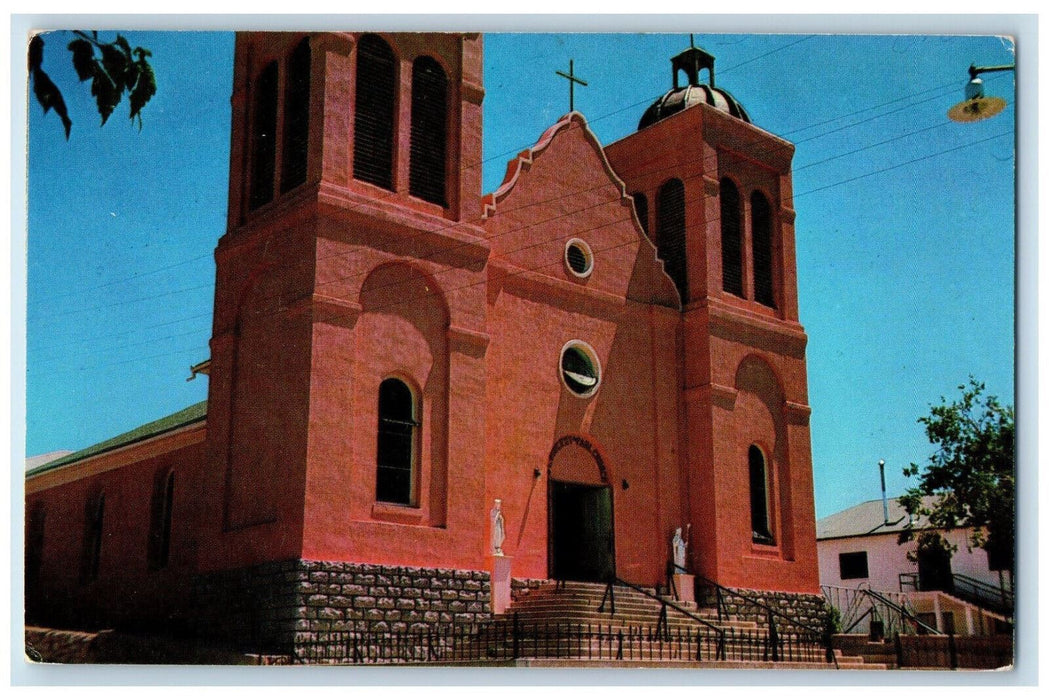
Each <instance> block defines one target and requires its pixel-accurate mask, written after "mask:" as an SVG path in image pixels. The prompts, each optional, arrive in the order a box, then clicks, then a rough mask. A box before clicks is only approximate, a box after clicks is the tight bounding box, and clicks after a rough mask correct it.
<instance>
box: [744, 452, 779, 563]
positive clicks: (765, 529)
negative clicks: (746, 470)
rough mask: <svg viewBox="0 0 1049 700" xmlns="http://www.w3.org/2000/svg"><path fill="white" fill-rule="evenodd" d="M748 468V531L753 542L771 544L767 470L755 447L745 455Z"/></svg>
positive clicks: (763, 456) (763, 459)
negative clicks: (749, 530)
mask: <svg viewBox="0 0 1049 700" xmlns="http://www.w3.org/2000/svg"><path fill="white" fill-rule="evenodd" d="M747 461H748V462H749V467H750V529H751V533H752V537H753V540H754V541H755V542H758V543H761V544H772V543H773V539H772V529H771V528H770V527H769V502H768V469H767V466H766V464H765V455H764V453H762V451H761V448H759V447H758V446H757V445H751V446H750V450H749V451H748V453H747Z"/></svg>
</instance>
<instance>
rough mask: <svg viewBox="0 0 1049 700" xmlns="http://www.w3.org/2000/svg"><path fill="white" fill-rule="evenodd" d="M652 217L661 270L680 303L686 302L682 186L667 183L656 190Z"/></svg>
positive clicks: (686, 270)
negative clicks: (654, 224)
mask: <svg viewBox="0 0 1049 700" xmlns="http://www.w3.org/2000/svg"><path fill="white" fill-rule="evenodd" d="M656 206H657V207H658V208H657V210H656V216H657V217H658V221H657V225H656V249H657V251H658V253H659V258H660V259H661V260H662V261H663V268H664V269H665V270H666V272H667V274H668V275H670V279H672V280H674V285H675V286H676V287H677V290H678V293H679V294H680V295H681V303H682V304H685V303H687V302H688V300H689V296H688V267H687V263H686V250H685V185H684V184H683V183H682V182H681V180H677V179H675V180H668V181H667V182H666V183H664V184H663V186H662V187H660V188H659V194H658V201H657V203H656Z"/></svg>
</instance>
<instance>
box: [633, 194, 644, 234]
mask: <svg viewBox="0 0 1049 700" xmlns="http://www.w3.org/2000/svg"><path fill="white" fill-rule="evenodd" d="M631 196H632V197H633V198H634V209H635V210H636V211H637V218H638V220H639V221H640V222H641V228H642V229H643V230H644V232H645V233H648V197H646V196H645V195H643V194H641V193H640V192H635V193H634V194H633V195H631Z"/></svg>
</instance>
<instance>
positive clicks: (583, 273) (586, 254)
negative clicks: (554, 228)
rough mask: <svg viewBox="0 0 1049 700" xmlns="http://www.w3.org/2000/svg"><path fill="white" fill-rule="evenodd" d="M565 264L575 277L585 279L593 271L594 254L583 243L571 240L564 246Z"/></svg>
mask: <svg viewBox="0 0 1049 700" xmlns="http://www.w3.org/2000/svg"><path fill="white" fill-rule="evenodd" d="M565 264H566V265H567V266H568V269H569V271H570V272H571V273H572V274H573V275H575V276H576V277H587V276H589V275H590V273H591V272H592V271H593V269H594V254H593V252H592V251H591V250H590V246H588V245H587V244H586V242H585V241H581V240H579V239H578V238H573V239H572V240H570V241H569V242H568V243H567V244H566V245H565Z"/></svg>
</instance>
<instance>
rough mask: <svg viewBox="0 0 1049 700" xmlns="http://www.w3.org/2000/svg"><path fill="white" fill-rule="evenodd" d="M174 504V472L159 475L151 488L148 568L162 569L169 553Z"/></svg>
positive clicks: (165, 564)
mask: <svg viewBox="0 0 1049 700" xmlns="http://www.w3.org/2000/svg"><path fill="white" fill-rule="evenodd" d="M174 502H175V472H168V473H167V474H166V475H161V477H160V478H159V479H158V480H157V483H156V484H155V486H154V487H153V508H152V514H151V518H150V529H149V554H148V561H149V568H150V569H152V570H154V571H155V570H157V569H163V568H164V567H165V566H167V564H168V557H169V554H170V552H171V513H172V507H173V506H174Z"/></svg>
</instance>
